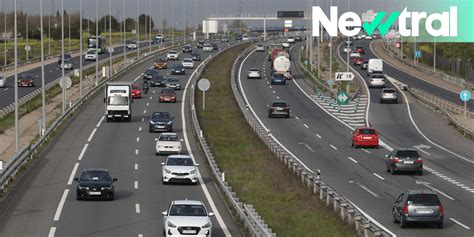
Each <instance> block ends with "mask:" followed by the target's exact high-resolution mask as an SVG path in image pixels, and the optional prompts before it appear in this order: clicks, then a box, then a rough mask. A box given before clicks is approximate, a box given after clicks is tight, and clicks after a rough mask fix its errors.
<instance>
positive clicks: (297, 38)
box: [295, 36, 303, 42]
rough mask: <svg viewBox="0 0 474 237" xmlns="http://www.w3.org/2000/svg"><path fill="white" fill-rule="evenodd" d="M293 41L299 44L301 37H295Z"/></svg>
mask: <svg viewBox="0 0 474 237" xmlns="http://www.w3.org/2000/svg"><path fill="white" fill-rule="evenodd" d="M295 41H296V42H301V41H303V37H301V36H296V37H295Z"/></svg>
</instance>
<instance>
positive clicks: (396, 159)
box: [392, 157, 400, 163]
mask: <svg viewBox="0 0 474 237" xmlns="http://www.w3.org/2000/svg"><path fill="white" fill-rule="evenodd" d="M392 162H393V163H399V162H400V159H398V157H395V158H393V159H392Z"/></svg>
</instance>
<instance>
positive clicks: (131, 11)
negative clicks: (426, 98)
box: [0, 0, 409, 29]
mask: <svg viewBox="0 0 474 237" xmlns="http://www.w3.org/2000/svg"><path fill="white" fill-rule="evenodd" d="M171 1H173V5H174V7H173V11H174V24H175V26H176V27H178V28H181V27H182V26H183V22H184V17H183V15H184V14H186V25H187V26H193V25H195V24H199V23H200V22H202V20H203V19H204V18H205V15H206V5H207V9H208V10H207V13H208V14H215V13H218V14H232V13H233V14H237V13H239V9H241V12H242V13H259V14H263V13H276V11H278V10H288V11H291V10H303V11H305V10H308V9H307V8H308V3H309V2H312V5H319V4H321V6H322V8H323V9H324V10H325V11H327V8H328V6H329V3H330V2H331V0H138V2H139V12H140V14H150V11H151V15H152V18H153V20H154V22H155V24H157V25H156V26H155V29H156V28H159V22H160V15H159V14H160V6H161V3H162V4H163V18H165V19H167V22H168V25H169V24H170V23H171V5H172V3H171ZM406 1H409V0H350V5H351V11H354V12H358V13H360V12H365V11H366V10H367V9H373V10H378V9H385V10H386V8H387V7H388V6H394V7H401V6H404V5H403V4H402V3H405V2H406ZM79 2H80V1H79V0H64V9H65V10H66V11H68V12H78V11H79ZM108 2H109V1H108V0H99V17H100V16H103V15H107V14H108ZM111 2H112V15H113V16H115V17H116V18H117V19H119V20H122V19H123V2H124V1H123V0H111ZM149 2H150V3H151V4H150V5H151V7H150V8H149ZM348 2H349V0H332V5H334V6H335V5H337V6H339V12H343V11H347V8H348ZM39 3H40V0H17V7H18V9H19V10H23V11H26V12H28V13H30V14H34V15H39ZM183 3H184V5H185V6H186V9H184V10H185V11H183ZM195 4H196V10H194V6H195ZM53 5H54V8H55V10H54V13H55V12H56V11H57V10H60V8H61V0H43V14H45V15H47V14H50V13H51V9H52V6H53ZM0 7H1V10H2V11H3V10H4V9H5V10H6V11H7V12H11V11H12V10H13V0H0ZM390 8H391V9H390V10H392V9H393V7H390ZM125 9H126V17H127V18H135V17H136V15H137V0H125ZM95 12H96V0H83V15H84V17H85V18H88V19H95ZM183 12H185V13H184V14H183ZM194 13H196V22H194ZM249 24H250V25H260V24H261V23H260V22H249ZM280 24H282V23H281V22H276V23H275V22H274V23H268V25H269V26H272V25H273V26H274V25H280ZM300 24H303V22H301V21H300V22H295V23H294V25H300Z"/></svg>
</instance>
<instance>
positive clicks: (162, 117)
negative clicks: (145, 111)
mask: <svg viewBox="0 0 474 237" xmlns="http://www.w3.org/2000/svg"><path fill="white" fill-rule="evenodd" d="M151 118H152V120H169V119H170V114H169V113H160V112H158V113H153V115H152V117H151Z"/></svg>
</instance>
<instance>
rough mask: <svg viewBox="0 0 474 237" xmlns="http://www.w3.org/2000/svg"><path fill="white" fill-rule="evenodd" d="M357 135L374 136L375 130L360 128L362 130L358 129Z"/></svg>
mask: <svg viewBox="0 0 474 237" xmlns="http://www.w3.org/2000/svg"><path fill="white" fill-rule="evenodd" d="M359 133H360V134H367V135H368V134H375V130H374V129H368V128H362V129H359Z"/></svg>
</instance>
